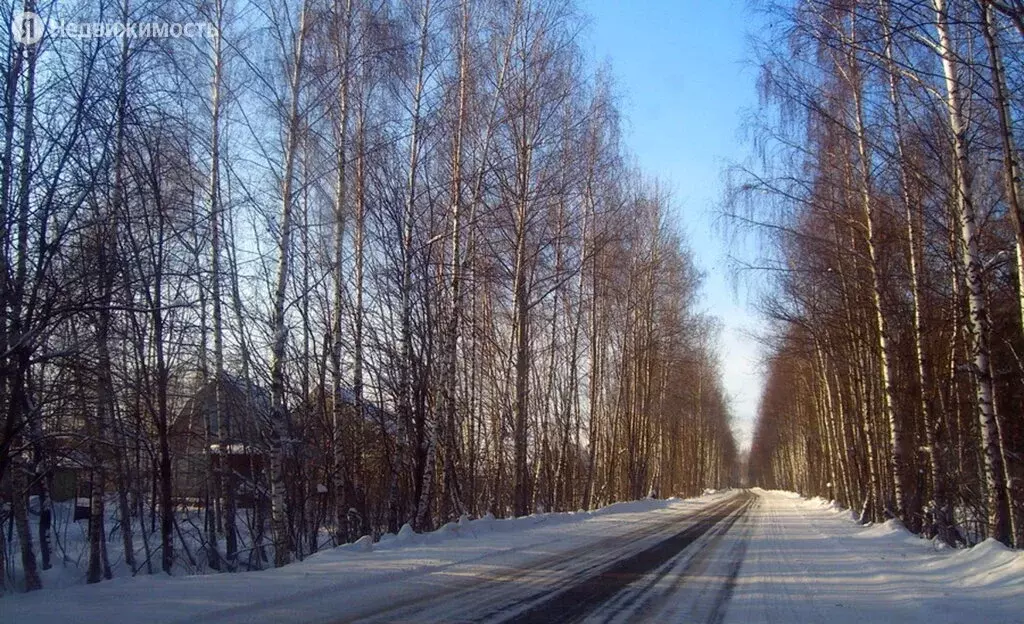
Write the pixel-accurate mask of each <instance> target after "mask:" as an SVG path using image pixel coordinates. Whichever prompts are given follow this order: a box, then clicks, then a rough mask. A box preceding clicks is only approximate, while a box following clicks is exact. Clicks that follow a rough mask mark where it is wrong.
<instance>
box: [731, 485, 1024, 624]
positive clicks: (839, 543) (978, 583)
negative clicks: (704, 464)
mask: <svg viewBox="0 0 1024 624" xmlns="http://www.w3.org/2000/svg"><path fill="white" fill-rule="evenodd" d="M755 492H757V493H758V494H759V495H760V496H761V499H760V504H759V505H758V506H757V507H756V508H755V509H754V512H753V514H752V521H753V523H754V526H753V531H752V534H751V537H750V541H749V543H748V547H747V555H746V559H745V561H744V563H743V566H742V568H741V570H740V573H739V578H738V579H737V584H736V588H735V591H734V593H733V596H732V601H731V604H730V606H729V610H728V616H727V617H726V622H737V623H742V624H751V623H757V622H775V621H790V622H819V621H828V622H830V623H832V624H838V623H844V622H883V621H884V622H922V623H924V622H928V623H933V622H1007V623H1011V622H1013V623H1017V624H1019V623H1020V622H1022V621H1024V552H1019V551H1013V550H1010V549H1008V548H1006V547H1004V546H1003V545H1002V544H999V543H997V542H995V541H994V540H989V541H986V542H983V543H981V544H979V545H977V546H975V547H974V548H971V549H966V550H953V549H950V548H943V547H940V546H938V543H937V542H935V541H932V540H925V539H922V538H920V537H917V536H915V535H913V534H911V533H910V532H909V531H907V530H906V529H904V528H903V527H902V526H901V525H900V524H899V523H897V522H893V521H890V522H886V523H884V524H878V525H874V526H867V527H865V526H862V525H859V524H857V523H856V522H855V521H854V519H853V516H852V514H851V513H850V512H849V511H848V510H843V509H841V508H838V507H836V506H834V505H832V504H831V503H829V502H827V501H824V500H822V499H820V498H818V499H811V500H806V499H802V498H800V497H799V496H798V495H796V494H793V493H791V492H775V491H763V490H755Z"/></svg>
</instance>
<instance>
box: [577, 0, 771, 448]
mask: <svg viewBox="0 0 1024 624" xmlns="http://www.w3.org/2000/svg"><path fill="white" fill-rule="evenodd" d="M580 8H581V9H582V10H583V12H585V13H586V14H587V15H589V17H590V22H589V27H588V28H587V30H586V33H585V38H584V46H587V47H589V52H590V53H591V55H592V57H593V58H594V59H595V60H597V61H598V62H601V61H604V60H607V61H609V62H610V64H611V66H612V68H613V74H614V76H615V81H616V84H617V86H618V90H619V92H620V94H621V96H622V109H623V111H622V112H623V116H624V118H625V119H624V122H625V123H624V132H625V137H626V142H627V144H628V146H629V148H630V149H631V151H632V152H634V154H635V155H636V157H637V159H638V160H639V164H640V166H641V167H642V168H643V169H644V171H646V172H647V173H649V174H651V175H654V176H657V178H658V179H659V180H661V181H662V182H664V183H666V184H667V185H668V186H669V188H670V189H672V193H673V199H674V205H675V209H676V211H677V212H678V216H679V220H680V222H681V223H682V224H683V226H684V227H685V230H686V233H687V236H688V239H689V243H690V245H691V247H692V248H693V251H694V255H695V256H696V261H697V264H698V266H699V267H700V268H701V269H702V270H703V271H704V272H705V274H706V279H705V284H704V299H703V301H704V304H703V305H704V307H705V309H706V310H707V311H708V312H710V313H711V314H714V315H715V316H717V317H718V318H719V319H720V320H721V322H722V325H723V330H722V336H721V340H720V342H721V344H720V354H721V359H722V369H723V374H724V383H725V388H726V391H727V392H728V394H729V396H730V399H731V404H732V413H733V416H734V417H735V430H736V434H737V437H738V440H739V442H740V444H741V445H742V446H744V447H745V446H746V445H747V444H749V438H750V430H751V425H752V424H753V419H754V416H755V414H756V410H757V401H758V398H759V395H760V391H761V368H760V364H759V353H760V350H759V346H758V345H757V343H756V342H754V341H753V340H751V339H750V338H749V333H750V332H751V331H757V330H758V328H759V327H760V326H761V323H760V321H759V319H758V317H757V315H756V313H755V312H753V310H751V309H750V307H749V305H748V303H749V301H748V299H749V298H748V296H747V293H746V292H745V291H744V290H743V289H742V287H741V288H740V289H739V290H738V291H737V290H736V289H734V287H733V281H732V279H731V278H730V274H729V271H728V269H727V264H726V260H727V258H728V256H729V253H730V250H729V249H728V247H727V245H726V241H725V240H724V238H723V236H722V235H720V234H719V233H718V232H717V230H716V229H715V228H714V227H713V224H714V221H715V209H716V206H717V204H718V202H719V201H720V199H721V197H722V173H721V172H722V169H723V167H724V166H725V165H726V163H728V162H730V161H738V160H742V159H743V157H744V155H745V154H746V152H747V150H748V146H747V145H746V144H745V143H744V142H743V141H742V140H741V139H740V127H741V124H742V120H743V114H744V111H745V110H749V109H751V108H753V107H754V106H755V105H756V104H757V92H756V88H755V78H756V70H755V69H754V68H753V66H752V65H751V64H750V63H749V62H748V60H749V58H750V50H749V46H748V44H747V37H748V33H750V32H751V31H752V29H753V27H754V24H755V23H756V22H755V17H756V16H755V15H754V14H753V13H752V11H751V10H750V9H749V8H748V6H747V4H746V1H745V0H674V1H673V0H580ZM743 255H745V254H743Z"/></svg>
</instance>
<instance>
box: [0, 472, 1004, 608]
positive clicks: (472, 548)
mask: <svg viewBox="0 0 1024 624" xmlns="http://www.w3.org/2000/svg"><path fill="white" fill-rule="evenodd" d="M53 621H62V622H96V623H102V624H111V623H113V622H121V621H146V622H196V621H203V622H227V623H233V622H350V621H366V622H396V621H400V622H401V621H404V622H479V621H493V622H498V621H505V622H509V621H512V622H567V621H587V622H625V621H650V622H672V621H674V622H739V623H743V624H750V623H760V622H766V623H767V622H787V623H788V622H825V621H828V622H830V623H832V622H840V623H842V622H883V621H884V622H940V623H941V622H979V621H984V622H1015V623H1020V622H1024V554H1022V553H1017V552H1012V551H1008V550H1006V549H1004V548H1003V547H1001V546H999V545H998V544H994V543H984V544H982V545H980V546H978V547H975V548H974V549H972V550H969V551H950V550H941V549H937V548H936V547H935V546H934V544H933V543H932V542H928V541H925V540H922V539H919V538H916V537H913V536H911V535H909V534H908V533H906V532H905V531H903V530H902V529H901V528H899V527H898V526H895V525H894V524H884V525H878V526H874V527H868V528H865V527H862V526H858V525H856V524H855V523H854V522H853V521H852V519H851V517H850V514H849V512H843V511H840V510H837V509H834V508H832V507H831V506H829V505H828V504H826V503H824V502H823V501H807V500H803V499H800V498H799V497H797V496H796V495H794V494H790V493H782V492H764V491H760V490H755V491H753V492H739V491H738V492H729V493H719V494H715V495H711V496H705V497H702V498H699V499H691V500H685V501H680V500H670V501H639V502H635V503H623V504H618V505H613V506H611V507H608V508H605V509H602V510H598V511H596V512H589V513H578V514H545V515H538V516H531V517H528V518H521V519H517V520H493V519H489V518H488V519H481V520H474V521H464V522H461V523H459V524H453V525H449V526H448V527H446V528H445V529H443V530H441V531H438V532H435V533H434V534H429V535H422V536H415V535H403V536H398V537H393V538H392V539H390V540H387V541H385V542H383V543H378V544H373V545H372V546H371V545H369V543H368V542H364V543H363V544H361V545H350V546H348V547H343V548H337V549H333V550H331V551H327V552H324V553H320V554H318V555H316V556H313V557H310V558H309V559H307V560H306V561H304V562H301V563H297V564H294V565H291V566H287V567H285V568H282V569H279V570H272V571H266V572H258V573H243V574H233V575H215V576H204V577H185V578H175V579H167V578H159V577H156V578H154V577H146V578H142V577H140V578H136V579H120V580H115V581H112V582H108V583H103V584H100V585H98V586H89V587H86V586H80V587H73V588H69V589H65V590H44V591H42V592H37V593H34V594H30V595H16V596H8V597H6V598H3V599H0V622H19V623H20V622H26V623H31V622H53Z"/></svg>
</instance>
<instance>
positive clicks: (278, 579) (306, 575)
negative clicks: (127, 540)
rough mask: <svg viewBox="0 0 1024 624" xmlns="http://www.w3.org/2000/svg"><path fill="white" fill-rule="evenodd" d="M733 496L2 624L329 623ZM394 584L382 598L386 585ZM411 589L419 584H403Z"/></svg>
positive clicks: (488, 529)
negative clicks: (465, 571)
mask: <svg viewBox="0 0 1024 624" xmlns="http://www.w3.org/2000/svg"><path fill="white" fill-rule="evenodd" d="M729 496H731V494H730V493H728V492H722V493H716V494H711V495H708V496H703V497H700V498H695V499H688V500H678V499H669V500H645V501H636V502H628V503H618V504H615V505H611V506H608V507H605V508H603V509H599V510H595V511H591V512H578V513H549V514H539V515H534V516H527V517H524V518H518V519H510V520H494V519H492V518H486V517H485V518H481V519H478V520H465V519H464V520H462V521H460V522H459V523H450V524H448V525H446V526H444V527H442V528H441V529H438V530H437V531H434V532H433V533H428V534H423V535H416V534H412V533H409V532H404V533H400V534H399V535H398V536H393V537H391V538H390V539H387V540H385V541H383V542H379V543H376V544H373V543H371V542H370V540H369V539H368V538H364V539H363V540H360V541H359V542H356V543H355V544H349V545H346V546H341V547H338V548H334V549H330V550H326V551H321V552H319V553H317V554H315V555H313V556H311V557H308V558H307V559H306V560H305V561H302V562H299V563H295V564H292V565H289V566H286V567H284V568H280V569H277V570H267V571H263V572H245V573H238V574H219V575H203V576H186V577H174V578H171V577H166V576H162V575H154V576H144V575H140V576H138V577H135V578H120V579H114V580H112V581H108V582H104V583H100V584H98V585H91V586H75V587H69V588H66V589H52V590H47V589H44V590H42V591H39V592H33V593H31V594H17V595H8V596H6V597H4V598H0V621H3V622H19V623H25V624H31V623H34V622H41V623H42V622H54V621H63V622H82V623H89V622H95V623H98V624H111V623H112V622H120V621H146V622H178V621H180V622H187V621H206V620H209V619H211V618H216V619H217V621H224V622H231V621H239V622H251V621H262V620H263V619H265V618H263V617H262V615H261V614H264V613H265V614H267V615H269V614H271V613H272V614H273V621H275V622H280V621H296V622H303V621H309V620H317V619H322V618H324V617H325V616H327V615H328V614H331V613H337V612H340V611H342V610H343V609H342V607H344V608H347V609H351V608H353V606H356V605H357V603H358V602H359V601H360V600H361V599H363V597H364V596H365V595H366V594H367V593H368V592H367V591H365V590H366V589H368V588H374V589H375V590H377V591H376V593H377V594H378V595H379V596H383V597H384V598H385V599H387V597H388V595H393V596H394V597H396V598H397V597H399V596H403V597H407V596H404V592H406V591H407V588H404V585H403V581H407V580H409V579H412V578H417V577H419V576H422V575H425V574H429V573H431V572H436V571H438V570H442V569H445V568H448V567H451V566H456V565H464V564H481V563H488V564H494V565H502V566H510V567H517V566H526V565H528V564H529V562H530V561H531V560H535V559H538V558H541V557H550V556H552V555H555V554H557V553H559V552H566V551H569V550H571V549H575V548H579V547H581V546H585V545H587V544H589V543H593V542H597V541H599V540H604V539H608V538H610V537H616V536H621V535H625V534H627V533H630V532H633V531H636V530H638V529H641V528H643V527H645V526H650V525H656V524H658V523H661V522H664V521H665V520H667V519H669V518H672V517H675V516H679V517H682V516H685V515H687V514H690V513H692V512H693V511H695V510H697V509H700V508H702V507H705V506H707V505H708V504H711V503H714V502H717V501H720V500H723V499H724V498H728V497H729ZM382 585H385V586H388V587H389V588H392V589H393V591H391V590H388V591H384V592H383V593H382V592H381V591H380V589H381V586H382ZM405 585H408V586H411V585H412V584H405Z"/></svg>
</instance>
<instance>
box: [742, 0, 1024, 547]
mask: <svg viewBox="0 0 1024 624" xmlns="http://www.w3.org/2000/svg"><path fill="white" fill-rule="evenodd" d="M761 6H762V8H763V9H765V10H766V11H767V13H766V14H767V15H768V16H769V20H770V22H771V23H772V28H771V29H770V32H769V34H768V36H766V37H765V38H764V39H763V40H762V42H761V44H760V45H759V52H758V54H759V60H760V62H761V82H760V86H761V90H762V96H763V101H764V103H765V110H764V114H762V115H761V116H760V117H759V118H758V120H757V121H756V122H755V124H754V127H753V136H755V137H757V144H758V147H759V150H760V154H761V156H762V159H761V161H760V162H759V163H755V164H754V165H752V166H750V167H746V168H737V169H735V170H734V171H733V172H732V173H731V182H732V192H731V196H730V198H729V199H730V202H729V204H728V205H729V211H730V214H731V217H732V222H733V223H734V224H735V225H736V226H738V228H739V229H741V230H743V231H746V232H755V233H757V234H759V235H761V236H759V240H761V242H762V243H764V249H765V250H766V252H767V253H765V254H764V256H765V261H764V262H763V263H751V266H748V267H747V268H749V269H757V270H759V271H765V272H767V273H768V274H769V275H770V276H771V282H772V288H771V290H770V293H771V294H770V295H767V296H765V298H764V300H763V306H762V307H763V308H764V309H765V311H766V312H767V313H768V315H769V317H770V318H771V319H773V324H772V331H771V335H770V346H771V355H770V357H769V358H768V363H767V371H766V383H765V388H764V393H763V397H762V402H761V405H760V413H759V421H758V425H757V428H756V432H755V435H754V441H753V447H752V449H751V456H750V462H749V463H750V465H749V469H750V475H751V478H752V479H753V480H754V481H755V482H757V483H760V484H763V485H765V486H768V487H778V488H787V489H793V490H797V491H799V492H802V493H805V494H816V495H821V496H824V497H828V498H835V499H838V500H839V501H840V502H841V503H842V504H844V505H846V506H850V507H854V508H855V509H857V510H858V511H859V512H860V514H861V520H862V521H881V520H884V519H887V518H897V519H899V520H900V521H902V522H903V523H904V524H905V525H906V526H907V527H909V528H911V529H912V530H914V531H916V532H920V533H923V534H924V535H926V536H929V537H931V536H934V537H938V538H939V539H941V540H942V541H944V542H946V543H948V544H965V543H966V544H971V543H976V542H978V541H980V540H982V539H984V538H988V537H991V538H995V539H997V540H999V541H1001V542H1003V543H1005V544H1007V545H1014V544H1015V545H1017V546H1021V545H1024V418H1022V417H1021V405H1022V401H1024V365H1022V363H1021V352H1022V348H1024V212H1022V210H1024V204H1022V202H1024V196H1022V192H1024V188H1022V181H1021V170H1020V166H1021V151H1020V147H1019V146H1020V145H1021V143H1020V141H1021V138H1022V132H1024V125H1022V115H1024V99H1022V95H1024V88H1022V84H1024V83H1022V80H1024V57H1022V53H1024V3H1022V2H1020V1H1019V0H1008V1H997V0H928V1H920V0H914V1H911V0H900V1H896V0H892V1H890V0H871V1H863V2H857V1H853V0H799V1H797V2H794V3H782V4H778V5H775V4H767V5H766V4H763V5H761Z"/></svg>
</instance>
